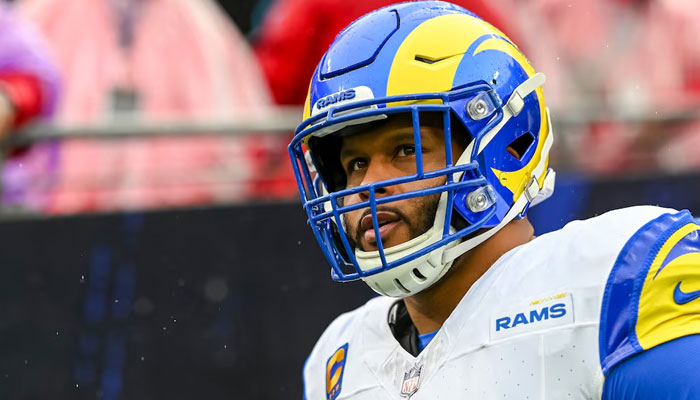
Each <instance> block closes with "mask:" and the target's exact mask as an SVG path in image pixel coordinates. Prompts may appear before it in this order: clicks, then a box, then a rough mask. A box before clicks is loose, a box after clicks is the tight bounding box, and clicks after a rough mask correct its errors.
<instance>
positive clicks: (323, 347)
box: [303, 297, 394, 400]
mask: <svg viewBox="0 0 700 400" xmlns="http://www.w3.org/2000/svg"><path fill="white" fill-rule="evenodd" d="M393 301H394V299H391V298H388V297H375V298H373V299H371V300H369V301H368V302H367V303H366V304H364V305H363V306H361V307H359V308H357V309H355V310H352V311H349V312H346V313H344V314H341V315H340V316H338V317H337V318H336V319H335V320H334V321H333V322H331V324H330V325H328V328H326V330H325V331H324V332H323V334H322V335H321V337H320V338H319V340H318V342H316V345H315V346H314V348H313V350H312V351H311V354H310V355H309V357H308V358H307V360H306V363H305V364H304V371H303V375H304V396H305V398H307V399H315V398H326V399H330V400H332V399H335V398H336V397H337V396H338V395H339V394H340V391H341V389H342V388H343V386H344V382H345V383H347V381H348V378H347V377H345V371H346V370H347V369H348V366H349V365H350V364H356V363H357V360H358V359H360V355H361V353H359V352H361V351H363V349H362V345H361V344H360V343H359V342H360V341H359V340H358V338H359V336H360V335H358V333H360V332H362V330H364V329H369V327H370V326H372V325H373V324H376V323H377V322H378V321H380V320H382V321H383V322H384V323H386V315H387V314H386V312H385V311H386V310H388V308H389V305H390V304H391V303H392V302H393ZM356 374H357V373H355V374H353V375H355V376H353V380H356ZM351 386H353V387H356V386H358V385H357V383H356V382H353V384H352V385H351ZM346 391H347V390H346Z"/></svg>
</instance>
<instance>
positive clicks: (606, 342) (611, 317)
mask: <svg viewBox="0 0 700 400" xmlns="http://www.w3.org/2000/svg"><path fill="white" fill-rule="evenodd" d="M698 333H700V224H698V221H696V220H695V219H693V217H692V216H691V215H690V213H689V212H687V211H683V212H680V213H678V214H673V215H671V214H665V215H662V216H661V217H659V218H657V219H655V220H653V221H651V222H649V223H648V224H646V225H645V226H644V227H642V228H641V229H640V230H639V231H637V233H635V235H634V236H633V237H632V238H631V239H630V240H629V241H628V242H627V244H626V245H625V247H624V248H623V249H622V251H621V252H620V255H619V256H618V259H617V261H616V263H615V266H614V267H613V269H612V272H611V274H610V276H609V278H608V282H607V285H606V288H605V294H604V297H603V305H602V309H601V321H600V338H599V339H600V359H601V365H602V368H603V372H604V373H607V372H608V371H609V370H610V369H611V368H612V367H614V366H615V365H616V364H618V363H619V362H621V361H622V360H624V359H626V358H628V357H630V356H632V355H634V354H637V353H640V352H642V351H645V350H649V349H651V348H653V347H655V346H658V345H660V344H662V343H665V342H668V341H671V340H673V339H677V338H680V337H684V336H688V335H693V334H698Z"/></svg>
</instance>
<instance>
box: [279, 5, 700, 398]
mask: <svg viewBox="0 0 700 400" xmlns="http://www.w3.org/2000/svg"><path fill="white" fill-rule="evenodd" d="M544 82H545V77H544V75H543V74H541V73H536V72H535V70H534V69H533V67H532V66H531V65H530V63H529V61H528V60H527V59H526V58H525V56H524V55H523V54H522V53H521V52H520V51H519V49H518V48H517V46H516V45H515V44H514V43H513V42H512V41H511V40H510V39H508V38H507V37H506V36H505V35H504V34H503V33H501V32H500V31H499V30H497V29H496V28H494V27H493V26H491V25H490V24H489V23H487V22H485V21H483V20H481V19H480V18H479V17H477V16H476V15H474V14H472V13H470V12H469V11H467V10H465V9H463V8H460V7H457V6H454V5H452V4H449V3H445V2H439V1H422V2H420V1H419V2H408V3H401V4H397V5H394V6H389V7H385V8H382V9H379V10H377V11H375V12H372V13H370V14H367V15H365V16H364V17H362V18H360V19H359V20H357V21H355V22H354V23H352V24H351V25H350V26H348V27H347V28H346V29H345V30H344V31H343V32H341V33H340V34H339V35H338V37H337V38H336V40H335V41H334V42H333V44H332V45H331V47H330V48H329V49H328V51H327V52H326V54H325V55H324V57H323V59H322V60H321V62H320V64H319V65H318V67H317V69H316V72H315V73H314V76H313V78H312V80H311V84H310V87H309V94H308V98H307V100H306V103H305V110H304V121H303V122H302V123H301V125H300V126H299V128H298V129H297V133H296V135H295V137H294V139H293V140H292V142H291V144H290V146H289V152H290V156H291V158H292V163H293V166H294V169H295V173H296V177H297V180H298V183H299V190H300V192H301V197H302V202H303V206H304V209H305V210H306V212H307V214H308V217H309V223H310V225H311V228H312V230H313V233H314V235H315V237H316V239H317V240H318V243H319V244H320V246H321V249H322V251H323V253H324V254H325V256H326V258H327V259H328V261H329V263H330V264H331V273H332V277H333V279H335V280H337V281H341V282H346V281H351V280H356V279H361V280H363V281H364V282H365V283H366V284H368V285H369V286H370V287H371V288H372V289H373V290H375V291H376V292H377V293H379V294H381V295H382V296H380V297H377V298H374V299H372V300H370V301H369V302H367V304H365V305H364V306H362V307H360V308H358V309H356V310H354V311H351V312H349V313H346V314H343V315H341V316H340V317H338V318H337V319H336V320H335V321H334V322H333V323H332V324H331V325H330V326H329V327H328V328H327V329H326V331H325V332H324V333H323V335H322V337H321V338H320V339H319V341H318V343H317V344H316V346H315V347H314V349H313V351H312V352H311V355H310V356H309V358H308V360H307V362H306V364H305V366H304V372H303V375H304V387H305V388H304V391H305V398H306V399H308V400H321V399H326V400H334V399H350V398H352V399H368V400H370V399H371V400H382V399H387V400H388V399H401V398H411V399H415V400H418V399H430V400H434V399H558V400H559V399H600V398H604V399H615V400H624V399H656V400H659V399H676V400H677V399H700V380H699V379H697V376H698V375H697V374H698V371H700V356H699V355H698V354H700V335H698V333H700V224H698V222H697V221H696V220H695V219H693V217H692V216H691V215H690V213H689V212H687V211H683V212H677V211H675V210H671V209H663V208H659V207H651V206H649V207H633V208H627V209H621V210H617V211H612V212H609V213H607V214H604V215H602V216H599V217H596V218H593V219H590V220H587V221H575V222H572V223H570V224H568V225H567V226H566V227H564V228H563V229H561V230H559V231H557V232H553V233H549V234H546V235H543V236H541V237H538V238H534V237H533V228H532V226H531V225H530V223H529V222H528V219H527V211H528V209H529V208H530V207H532V206H535V205H537V204H538V203H540V202H541V201H543V200H544V199H546V198H547V197H548V196H549V195H551V193H552V191H553V187H554V178H555V174H554V172H553V171H552V170H551V169H548V167H547V163H548V154H549V150H550V147H551V146H552V142H553V134H552V129H551V124H550V118H549V113H548V110H547V108H546V106H545V99H544V94H543V91H542V85H543V84H544Z"/></svg>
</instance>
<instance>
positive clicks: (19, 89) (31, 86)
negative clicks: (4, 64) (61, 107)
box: [0, 72, 44, 127]
mask: <svg viewBox="0 0 700 400" xmlns="http://www.w3.org/2000/svg"><path fill="white" fill-rule="evenodd" d="M0 92H2V94H3V95H5V96H7V98H8V99H9V100H10V103H12V105H13V106H14V108H15V120H14V126H15V127H19V126H21V125H22V124H24V123H25V122H27V121H29V120H31V119H33V118H35V117H38V116H39V115H40V114H41V112H42V106H43V104H44V100H43V96H42V91H41V83H40V82H39V79H38V78H37V77H36V76H34V75H31V74H26V73H21V72H0Z"/></svg>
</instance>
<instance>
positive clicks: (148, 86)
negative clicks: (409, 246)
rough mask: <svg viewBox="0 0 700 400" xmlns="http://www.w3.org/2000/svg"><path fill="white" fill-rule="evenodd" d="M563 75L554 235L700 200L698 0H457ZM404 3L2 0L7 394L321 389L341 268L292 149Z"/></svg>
mask: <svg viewBox="0 0 700 400" xmlns="http://www.w3.org/2000/svg"><path fill="white" fill-rule="evenodd" d="M454 2H455V3H456V4H459V5H462V6H464V7H466V8H468V9H470V10H472V11H474V12H475V13H477V14H478V15H480V16H482V17H483V18H485V19H487V20H488V21H490V22H492V23H493V24H494V25H496V26H497V27H499V28H500V29H501V30H503V31H504V32H505V33H506V34H507V35H508V36H509V37H510V38H511V39H512V40H514V41H515V42H516V43H518V44H519V45H520V48H521V49H522V50H523V52H524V53H525V54H527V55H528V57H529V58H530V60H531V62H532V64H533V65H534V66H535V68H536V69H537V70H538V71H541V72H544V73H545V74H547V77H548V80H547V83H546V86H545V93H546V95H547V101H548V105H549V107H550V109H551V114H552V119H553V124H554V128H555V134H556V136H555V137H556V143H555V147H554V150H553V155H552V161H551V164H552V166H553V167H554V168H555V169H556V170H557V172H558V173H559V175H558V186H557V190H556V191H555V195H554V196H553V197H552V199H550V200H548V202H547V205H546V206H544V207H536V208H534V209H533V210H532V211H531V219H532V220H533V222H534V224H535V226H536V229H537V232H538V233H539V234H541V233H545V232H548V231H550V230H553V229H558V228H560V227H561V226H563V225H564V224H565V223H566V222H568V221H570V220H572V219H577V218H586V217H590V216H593V215H596V214H599V213H602V212H605V211H607V210H610V209H614V208H619V207H624V206H630V205H636V204H660V205H664V206H668V207H675V208H689V209H691V210H692V211H695V212H697V210H700V155H698V154H697V153H698V149H699V148H700V41H698V38H700V3H699V2H698V1H697V0H456V1H454ZM391 3H392V2H391V1H385V0H354V1H351V2H349V1H345V0H323V1H321V0H236V1H234V0H220V1H219V2H216V1H214V0H15V1H13V2H7V1H5V0H0V140H1V141H2V142H1V143H2V152H1V154H2V156H1V157H2V160H1V161H2V163H1V169H0V249H2V254H3V258H2V261H3V263H2V265H3V267H2V268H0V304H2V305H3V306H2V309H3V311H2V312H0V353H1V354H3V357H1V358H0V398H2V399H39V398H46V397H48V396H50V397H51V398H58V399H115V400H116V399H137V400H141V399H144V400H145V399H161V398H169V399H191V398H197V397H204V398H208V399H212V400H215V399H224V398H225V399H231V398H234V399H280V398H301V397H302V394H301V386H302V382H301V372H300V371H301V367H302V365H303V362H304V359H305V357H306V355H307V354H308V353H309V351H310V350H311V347H312V346H313V343H314V342H315V340H316V339H317V338H318V336H319V335H320V334H321V332H322V330H323V329H324V327H325V326H326V325H327V324H328V323H329V322H330V321H331V320H332V318H333V317H335V316H336V315H337V314H339V313H340V312H342V311H346V310H348V309H350V308H353V307H356V306H358V305H360V304H362V303H363V302H364V301H366V300H367V299H368V298H369V297H370V296H372V294H371V293H370V291H369V290H368V289H366V288H365V287H364V285H363V284H362V283H356V284H346V285H340V284H334V283H332V282H331V280H330V279H329V273H328V267H327V265H326V263H325V261H324V260H323V259H322V256H321V252H320V251H319V249H318V248H317V246H316V244H315V242H314V239H313V237H312V235H311V232H310V231H309V230H308V228H307V225H306V223H305V215H304V213H303V211H302V209H301V207H300V202H299V197H298V194H297V192H296V183H295V181H294V178H293V174H292V171H291V166H290V163H289V160H288V158H287V152H286V145H287V143H288V141H289V140H290V138H291V136H292V132H293V130H294V128H295V127H296V125H297V124H298V123H299V122H300V118H301V108H300V104H301V103H302V102H303V100H304V97H305V95H306V92H307V87H308V81H309V78H310V76H311V74H312V72H313V69H314V67H315V65H316V63H317V62H318V61H319V60H320V58H321V56H322V54H323V51H324V50H325V49H326V48H327V46H328V45H329V44H330V43H331V42H332V40H333V38H334V37H335V35H336V34H337V33H338V32H339V31H340V30H341V29H342V28H343V27H344V26H346V25H347V24H349V23H350V22H352V21H353V20H354V19H356V18H358V17H359V16H361V15H363V14H364V13H366V12H368V11H370V10H372V9H375V8H378V7H381V6H384V5H388V4H391Z"/></svg>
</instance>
